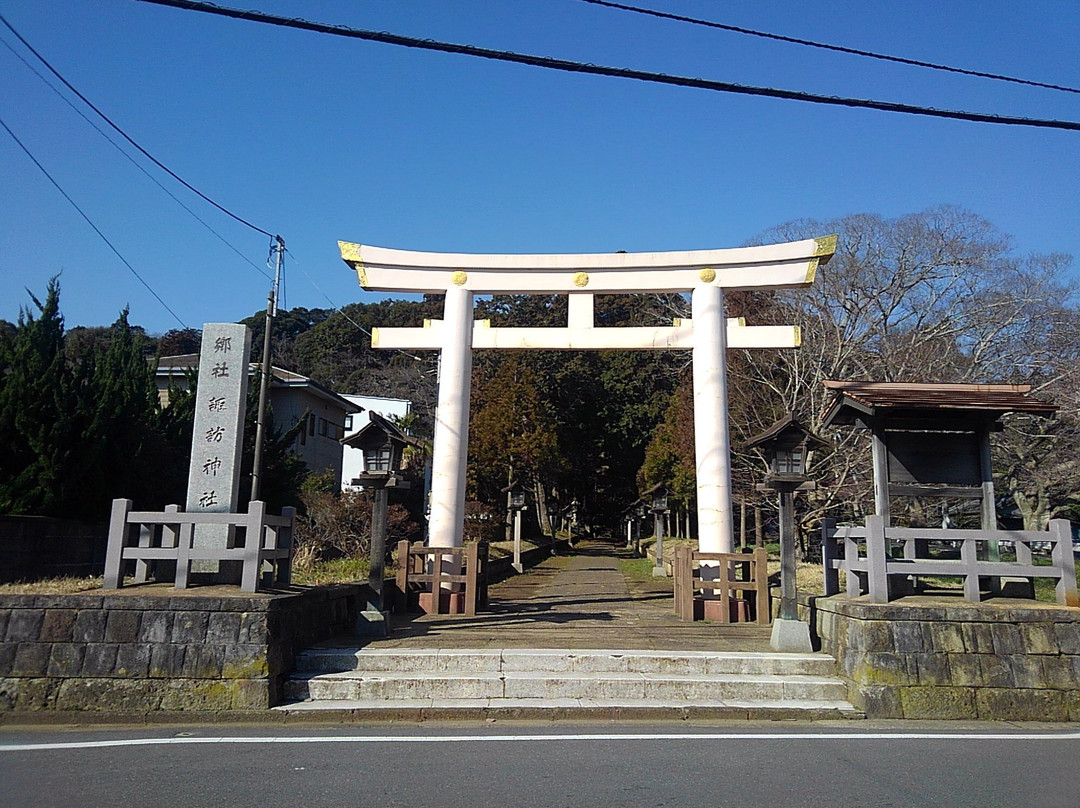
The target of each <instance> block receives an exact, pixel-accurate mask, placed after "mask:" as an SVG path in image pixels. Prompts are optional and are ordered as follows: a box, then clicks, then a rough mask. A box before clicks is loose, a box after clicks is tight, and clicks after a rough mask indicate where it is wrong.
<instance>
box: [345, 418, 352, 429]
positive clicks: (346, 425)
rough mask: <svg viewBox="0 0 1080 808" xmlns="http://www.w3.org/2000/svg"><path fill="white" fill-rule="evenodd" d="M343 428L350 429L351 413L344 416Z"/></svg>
mask: <svg viewBox="0 0 1080 808" xmlns="http://www.w3.org/2000/svg"><path fill="white" fill-rule="evenodd" d="M345 429H346V430H349V429H352V416H351V415H346V416H345Z"/></svg>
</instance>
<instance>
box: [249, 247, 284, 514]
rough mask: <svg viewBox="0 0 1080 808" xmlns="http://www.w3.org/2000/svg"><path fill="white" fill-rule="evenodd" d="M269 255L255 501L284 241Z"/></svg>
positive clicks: (253, 474)
mask: <svg viewBox="0 0 1080 808" xmlns="http://www.w3.org/2000/svg"><path fill="white" fill-rule="evenodd" d="M270 253H271V255H273V256H275V258H276V260H275V261H274V285H273V286H271V287H270V295H269V297H268V298H267V303H266V328H265V329H264V330H263V356H262V368H261V371H262V373H261V376H260V379H259V414H258V419H257V421H256V426H255V462H254V463H253V464H252V466H251V499H252V501H254V500H257V499H258V498H259V495H260V494H261V493H262V491H261V488H262V465H263V444H264V443H265V442H266V403H267V398H269V395H270V373H271V366H270V330H271V328H272V326H273V323H274V317H276V316H277V298H278V287H279V286H280V284H281V272H282V270H283V269H284V268H285V239H283V238H282V237H281V236H274V242H273V243H272V244H271V245H270Z"/></svg>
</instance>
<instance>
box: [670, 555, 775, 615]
mask: <svg viewBox="0 0 1080 808" xmlns="http://www.w3.org/2000/svg"><path fill="white" fill-rule="evenodd" d="M767 562H768V554H767V553H766V552H765V548H763V547H758V548H757V549H755V550H754V552H752V553H703V552H701V551H700V550H695V549H694V548H693V547H690V546H688V545H680V546H678V547H676V548H675V564H674V569H673V571H672V572H673V578H674V590H675V613H676V614H677V615H678V616H679V619H680V620H689V621H692V620H693V619H694V599H695V597H697V594H698V592H701V597H702V598H709V597H710V593H712V597H714V598H715V599H717V600H719V602H720V603H721V604H728V603H730V601H731V599H732V598H746V599H747V600H748V601H749V602H750V603H751V604H752V605H753V608H754V611H755V613H756V620H757V622H758V623H759V624H761V625H766V626H767V625H768V624H769V622H770V620H771V619H772V610H771V609H770V607H769V572H768V566H767ZM703 563H704V565H705V570H704V571H703V570H702V564H703ZM705 576H707V577H705ZM747 595H749V597H747ZM720 622H722V623H728V622H731V615H730V609H728V608H724V607H723V606H721V608H720Z"/></svg>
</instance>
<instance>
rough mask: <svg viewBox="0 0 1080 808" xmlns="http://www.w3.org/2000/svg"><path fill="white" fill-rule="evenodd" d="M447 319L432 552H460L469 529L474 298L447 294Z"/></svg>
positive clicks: (459, 291) (455, 290)
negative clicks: (451, 549) (457, 549)
mask: <svg viewBox="0 0 1080 808" xmlns="http://www.w3.org/2000/svg"><path fill="white" fill-rule="evenodd" d="M443 318H444V319H443V322H444V324H445V329H446V333H445V337H446V341H445V342H444V343H443V345H442V353H441V355H440V359H439V395H438V405H437V409H436V411H435V448H434V450H433V453H432V460H431V501H430V503H429V505H430V508H431V514H430V516H429V517H428V546H429V547H460V546H461V539H462V534H461V531H462V527H463V525H464V523H465V468H466V462H467V459H468V452H469V387H470V383H471V376H472V334H473V293H472V292H470V291H469V290H467V289H463V288H461V287H460V286H452V287H450V288H449V289H447V290H446V300H445V302H444V304H443Z"/></svg>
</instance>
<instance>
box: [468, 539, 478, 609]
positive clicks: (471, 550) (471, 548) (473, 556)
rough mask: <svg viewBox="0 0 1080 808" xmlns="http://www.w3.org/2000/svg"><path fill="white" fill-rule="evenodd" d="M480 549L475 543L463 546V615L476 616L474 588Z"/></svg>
mask: <svg viewBox="0 0 1080 808" xmlns="http://www.w3.org/2000/svg"><path fill="white" fill-rule="evenodd" d="M479 561H480V548H479V547H478V546H477V542H474V541H473V542H469V543H468V544H466V545H465V614H466V615H468V616H469V617H472V616H474V615H475V614H476V586H477V581H478V579H479V575H478V573H479V569H478V567H479Z"/></svg>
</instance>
